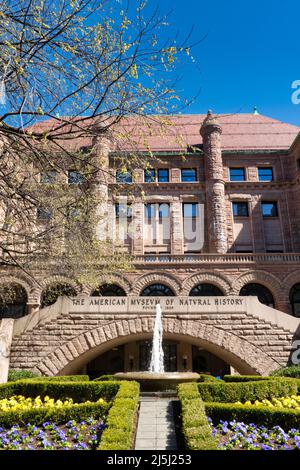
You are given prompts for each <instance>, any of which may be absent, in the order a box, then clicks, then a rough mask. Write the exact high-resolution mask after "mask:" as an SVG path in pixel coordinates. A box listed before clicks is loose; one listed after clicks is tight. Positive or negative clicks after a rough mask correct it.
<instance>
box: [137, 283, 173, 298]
mask: <svg viewBox="0 0 300 470" xmlns="http://www.w3.org/2000/svg"><path fill="white" fill-rule="evenodd" d="M141 296H142V297H174V292H173V291H172V290H171V289H170V287H168V286H165V285H164V284H151V285H150V286H147V287H145V289H144V290H143V291H142V293H141Z"/></svg>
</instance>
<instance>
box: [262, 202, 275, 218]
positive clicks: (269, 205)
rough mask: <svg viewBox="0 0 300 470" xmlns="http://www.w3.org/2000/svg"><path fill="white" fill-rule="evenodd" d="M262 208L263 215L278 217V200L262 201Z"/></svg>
mask: <svg viewBox="0 0 300 470" xmlns="http://www.w3.org/2000/svg"><path fill="white" fill-rule="evenodd" d="M261 210H262V216H263V217H278V207H277V202H262V203H261Z"/></svg>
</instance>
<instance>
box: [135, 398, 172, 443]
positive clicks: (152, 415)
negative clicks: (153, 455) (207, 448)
mask: <svg viewBox="0 0 300 470" xmlns="http://www.w3.org/2000/svg"><path fill="white" fill-rule="evenodd" d="M176 449H177V441H176V433H175V422H174V414H173V399H170V398H168V397H164V398H162V397H159V396H153V393H151V396H149V395H148V396H142V397H141V400H140V411H139V419H138V425H137V433H136V441H135V450H176Z"/></svg>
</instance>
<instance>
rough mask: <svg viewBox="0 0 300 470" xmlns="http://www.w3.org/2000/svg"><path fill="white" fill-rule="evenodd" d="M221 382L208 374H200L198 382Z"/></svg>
mask: <svg viewBox="0 0 300 470" xmlns="http://www.w3.org/2000/svg"><path fill="white" fill-rule="evenodd" d="M216 381H218V382H220V379H217V378H216V377H214V376H213V375H208V374H200V378H199V379H198V380H197V382H199V383H202V382H216Z"/></svg>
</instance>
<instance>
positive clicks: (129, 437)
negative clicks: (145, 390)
mask: <svg viewBox="0 0 300 470" xmlns="http://www.w3.org/2000/svg"><path fill="white" fill-rule="evenodd" d="M96 383H97V382H96ZM98 383H99V382H98ZM106 383H107V382H106ZM118 386H119V391H118V393H117V395H116V398H115V400H114V402H113V406H112V407H111V408H110V410H109V413H108V418H107V427H106V429H105V430H104V432H103V435H102V438H101V442H100V446H99V448H98V450H131V449H132V448H133V443H134V442H133V441H134V435H135V430H136V425H137V412H138V405H139V392H140V384H139V383H137V382H134V381H130V382H128V381H124V382H118Z"/></svg>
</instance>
